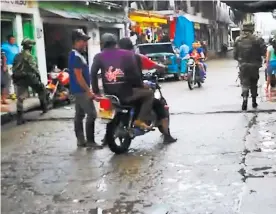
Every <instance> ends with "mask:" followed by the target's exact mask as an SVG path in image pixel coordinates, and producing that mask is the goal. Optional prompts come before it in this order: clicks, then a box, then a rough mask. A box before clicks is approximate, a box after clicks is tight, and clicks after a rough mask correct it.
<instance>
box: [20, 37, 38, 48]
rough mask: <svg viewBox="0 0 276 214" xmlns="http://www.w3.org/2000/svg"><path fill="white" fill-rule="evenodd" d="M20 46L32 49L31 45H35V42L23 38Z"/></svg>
mask: <svg viewBox="0 0 276 214" xmlns="http://www.w3.org/2000/svg"><path fill="white" fill-rule="evenodd" d="M21 45H22V46H23V47H32V46H33V45H35V41H34V40H31V39H29V38H24V39H23V41H22V42H21Z"/></svg>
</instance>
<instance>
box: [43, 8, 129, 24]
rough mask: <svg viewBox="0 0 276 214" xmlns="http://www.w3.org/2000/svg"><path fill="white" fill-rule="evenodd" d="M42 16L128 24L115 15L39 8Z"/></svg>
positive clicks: (124, 19) (126, 20)
mask: <svg viewBox="0 0 276 214" xmlns="http://www.w3.org/2000/svg"><path fill="white" fill-rule="evenodd" d="M40 10H41V12H42V15H45V16H47V17H49V16H53V15H54V16H59V17H63V18H66V19H76V20H87V21H91V22H105V23H125V22H128V19H127V18H125V17H123V16H119V15H115V14H110V15H103V14H88V13H77V12H71V11H65V10H54V9H45V8H43V9H42V8H40Z"/></svg>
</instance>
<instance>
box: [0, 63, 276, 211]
mask: <svg viewBox="0 0 276 214" xmlns="http://www.w3.org/2000/svg"><path fill="white" fill-rule="evenodd" d="M207 64H208V74H207V80H206V83H205V84H204V85H203V87H202V88H195V89H194V90H193V91H190V90H189V89H188V85H187V82H185V81H180V82H165V83H162V86H163V92H164V96H165V97H166V98H167V100H168V103H169V105H170V111H171V118H170V121H171V131H172V133H173V136H175V137H177V138H178V142H176V143H174V144H172V145H166V146H165V145H163V144H162V139H161V137H160V133H159V132H158V131H155V132H152V133H149V134H147V135H145V136H142V137H137V138H136V139H135V140H134V141H133V143H132V145H131V149H130V151H129V153H128V154H124V155H120V156H117V155H114V154H113V153H112V152H111V151H110V150H109V149H108V148H104V149H103V150H95V151H94V150H87V149H77V147H76V139H75V136H74V131H73V116H74V106H66V107H61V108H59V109H55V110H52V111H50V112H49V113H47V114H46V115H43V116H41V115H40V112H31V113H28V114H27V115H26V118H27V119H28V120H29V121H30V122H29V123H27V124H26V125H23V126H20V127H17V126H16V125H15V123H14V122H12V123H10V124H6V125H5V126H3V127H2V136H1V142H2V146H1V147H2V151H1V166H2V177H1V182H2V186H1V190H2V195H1V196H2V198H1V202H2V213H3V214H19V213H24V214H40V213H41V214H44V213H45V214H46V213H47V214H73V213H80V214H82V213H83V214H89V213H90V214H93V210H94V209H95V208H96V207H100V208H102V209H103V210H104V211H103V213H105V214H107V213H111V214H117V213H118V214H132V213H141V214H142V213H144V214H165V213H174V214H207V213H208V214H211V213H212V214H274V213H276V185H275V183H276V140H275V139H276V123H275V122H276V117H275V115H276V114H275V110H276V103H275V102H274V103H273V102H268V101H266V98H265V96H264V94H263V88H262V85H263V83H264V73H263V72H260V82H259V85H260V86H259V95H260V96H259V98H258V102H259V107H258V109H257V110H253V109H252V107H251V99H250V100H249V101H250V103H249V112H247V113H245V112H242V111H241V97H240V92H241V88H240V87H238V86H237V85H238V83H237V82H235V80H236V78H237V68H236V66H237V63H236V62H235V61H233V60H213V61H210V62H208V63H207ZM96 129H97V138H96V139H97V142H99V143H100V141H101V139H102V138H103V135H104V133H105V126H104V125H103V124H100V122H99V121H97V128H96ZM153 211H155V212H153Z"/></svg>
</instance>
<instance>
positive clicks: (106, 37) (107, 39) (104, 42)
mask: <svg viewBox="0 0 276 214" xmlns="http://www.w3.org/2000/svg"><path fill="white" fill-rule="evenodd" d="M117 41H118V40H117V37H116V36H115V35H114V34H112V33H104V34H103V35H102V37H101V47H102V48H109V47H113V46H116V45H117Z"/></svg>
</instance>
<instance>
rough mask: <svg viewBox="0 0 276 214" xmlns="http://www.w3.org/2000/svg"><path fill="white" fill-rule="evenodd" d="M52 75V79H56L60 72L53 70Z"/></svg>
mask: <svg viewBox="0 0 276 214" xmlns="http://www.w3.org/2000/svg"><path fill="white" fill-rule="evenodd" d="M50 77H51V78H52V79H56V78H57V77H58V73H54V72H52V73H50Z"/></svg>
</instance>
